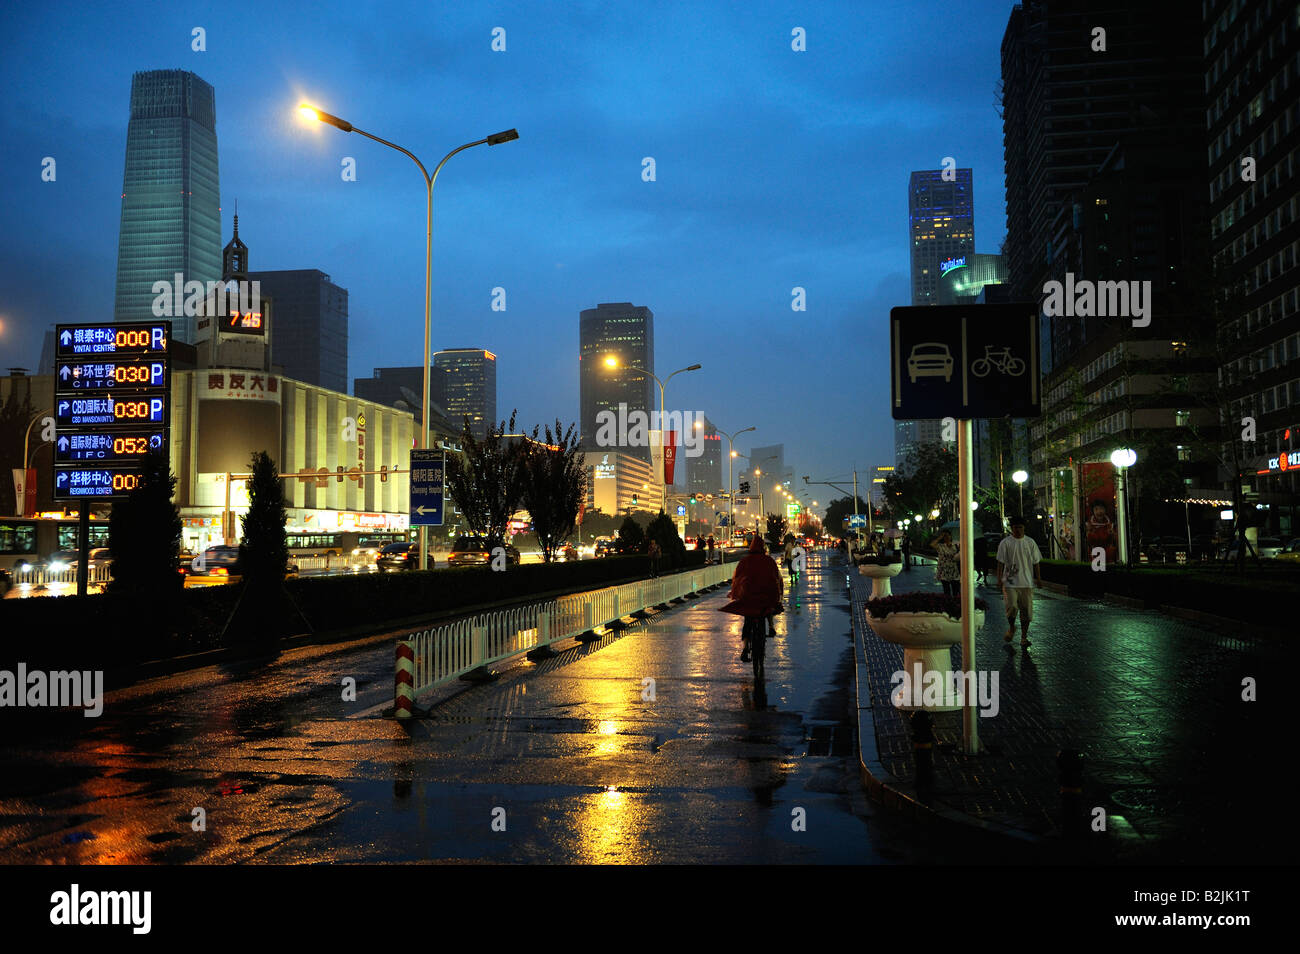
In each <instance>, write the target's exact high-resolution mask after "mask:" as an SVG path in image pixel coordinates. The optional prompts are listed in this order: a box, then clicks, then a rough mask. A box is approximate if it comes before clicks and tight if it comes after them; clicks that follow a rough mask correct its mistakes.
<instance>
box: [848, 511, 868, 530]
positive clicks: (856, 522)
mask: <svg viewBox="0 0 1300 954" xmlns="http://www.w3.org/2000/svg"><path fill="white" fill-rule="evenodd" d="M866 525H867V515H866V514H865V513H851V514H849V526H850V527H865V526H866Z"/></svg>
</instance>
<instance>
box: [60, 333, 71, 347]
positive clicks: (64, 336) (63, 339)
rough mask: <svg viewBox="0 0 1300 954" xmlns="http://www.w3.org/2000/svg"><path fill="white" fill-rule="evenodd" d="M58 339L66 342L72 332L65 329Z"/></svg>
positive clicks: (69, 339)
mask: <svg viewBox="0 0 1300 954" xmlns="http://www.w3.org/2000/svg"><path fill="white" fill-rule="evenodd" d="M59 340H60V341H62V342H63V343H64V344H67V343H68V342H69V341H71V340H72V334H71V333H70V332H68V331H67V330H65V331H64V332H63V334H62V335H60V336H59Z"/></svg>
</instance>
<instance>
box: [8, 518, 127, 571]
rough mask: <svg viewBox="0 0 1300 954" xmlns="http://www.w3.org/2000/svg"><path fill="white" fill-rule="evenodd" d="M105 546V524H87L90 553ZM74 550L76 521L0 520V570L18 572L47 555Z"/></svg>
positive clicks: (97, 520) (92, 522)
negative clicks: (88, 525) (88, 526)
mask: <svg viewBox="0 0 1300 954" xmlns="http://www.w3.org/2000/svg"><path fill="white" fill-rule="evenodd" d="M106 546H108V521H107V520H105V519H95V520H91V521H90V549H92V550H94V549H95V548H96V547H106ZM75 549H77V518H76V517H68V516H64V515H62V514H59V515H57V516H48V517H46V516H35V517H4V518H0V567H3V568H4V569H7V570H8V569H21V568H22V567H23V566H24V565H32V564H38V563H41V562H43V561H44V560H45V559H47V558H48V557H49V556H50V554H52V553H57V552H59V551H64V550H75Z"/></svg>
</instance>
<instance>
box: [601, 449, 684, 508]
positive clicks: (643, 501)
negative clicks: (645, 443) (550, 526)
mask: <svg viewBox="0 0 1300 954" xmlns="http://www.w3.org/2000/svg"><path fill="white" fill-rule="evenodd" d="M583 466H584V467H585V468H586V470H587V503H586V509H587V511H588V512H590V511H593V510H599V511H600V512H601V513H603V514H606V515H608V516H611V517H612V516H617V515H619V514H627V513H630V512H631V511H633V510H650V511H657V510H658V509H659V506H660V503H661V501H662V499H663V492H664V485H663V483H662V482H661V481H659V480H658V479H657V475H656V474H655V473H654V468H653V467H652V466H651V465H650V462H649V461H646V460H643V459H641V458H640V457H638V456H637V455H635V454H628V453H623V452H621V451H589V452H587V453H585V454H583Z"/></svg>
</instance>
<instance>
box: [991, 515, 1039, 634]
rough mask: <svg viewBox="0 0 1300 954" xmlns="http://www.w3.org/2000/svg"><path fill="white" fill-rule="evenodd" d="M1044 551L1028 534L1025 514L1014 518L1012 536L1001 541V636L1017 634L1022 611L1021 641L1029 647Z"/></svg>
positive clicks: (999, 545) (999, 550)
mask: <svg viewBox="0 0 1300 954" xmlns="http://www.w3.org/2000/svg"><path fill="white" fill-rule="evenodd" d="M1042 559H1043V555H1042V553H1040V552H1039V550H1038V544H1037V543H1035V542H1034V540H1033V538H1032V537H1027V536H1025V521H1024V518H1023V517H1012V518H1011V536H1009V537H1004V538H1003V539H1002V542H1001V543H999V544H998V582H999V583H1000V584H1001V585H1002V596H1003V599H1004V600H1005V601H1006V606H1007V632H1006V635H1005V636H1003V637H1002V638H1003V639H1004V640H1005V641H1006V642H1008V643H1010V642H1011V638H1012V637H1013V636H1014V635H1015V634H1016V611H1017V610H1019V612H1020V645H1021V646H1023V647H1025V648H1026V649H1028V648H1029V622H1030V620H1032V619H1033V618H1034V587H1036V586H1039V585H1041V583H1042V582H1043V581H1042V576H1041V575H1040V571H1039V567H1038V565H1039V563H1041V562H1042Z"/></svg>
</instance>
